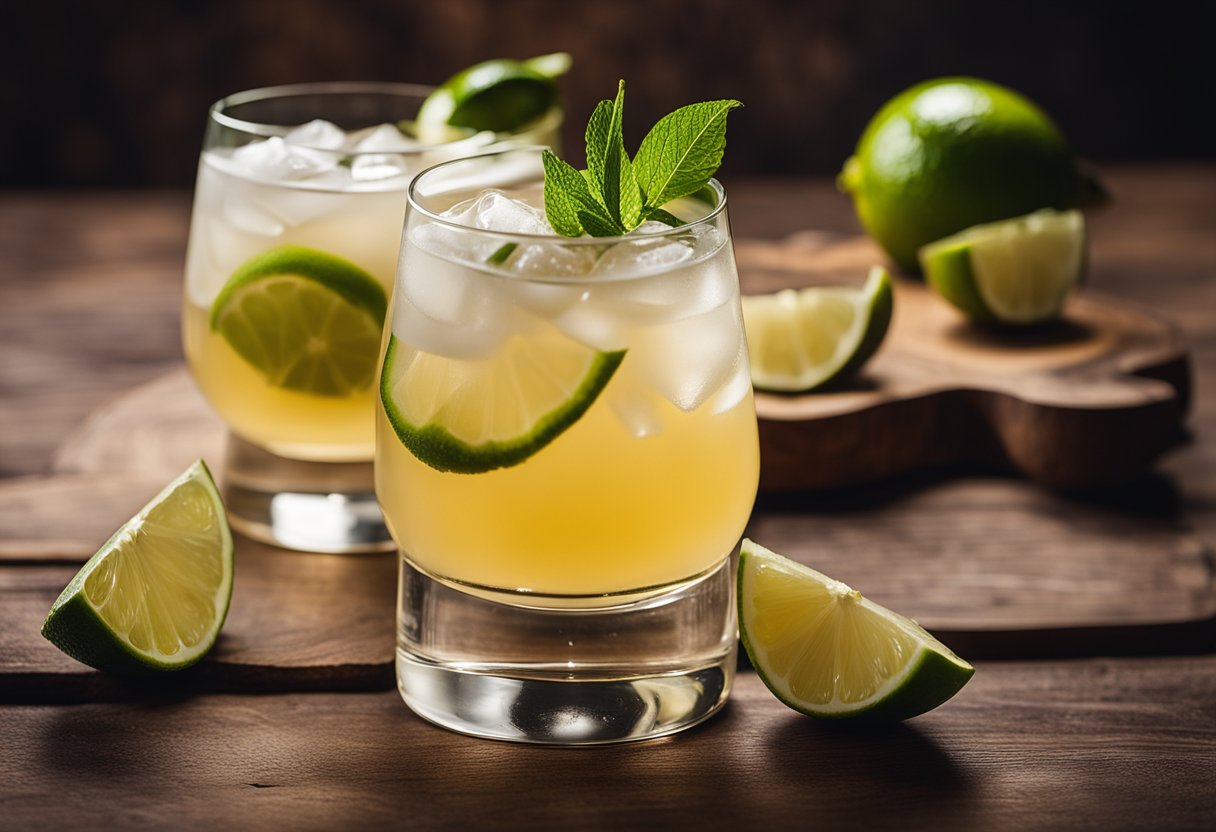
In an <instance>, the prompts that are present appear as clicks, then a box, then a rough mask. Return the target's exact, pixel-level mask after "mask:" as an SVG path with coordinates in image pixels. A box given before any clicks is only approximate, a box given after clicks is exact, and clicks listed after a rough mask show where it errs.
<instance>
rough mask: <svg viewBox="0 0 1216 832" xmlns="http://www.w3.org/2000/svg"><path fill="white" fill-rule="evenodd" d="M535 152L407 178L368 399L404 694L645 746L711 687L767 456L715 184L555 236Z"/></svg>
mask: <svg viewBox="0 0 1216 832" xmlns="http://www.w3.org/2000/svg"><path fill="white" fill-rule="evenodd" d="M542 176H543V174H542V166H541V155H540V152H539V150H514V151H506V152H501V153H497V154H492V155H487V156H481V157H477V158H473V159H463V160H460V161H455V162H449V163H445V164H441V165H439V166H437V167H434V168H431V169H430V170H428V171H426V172H424V173H423V174H421V175H420V176H419V177H418V179H417V180H415V182H414V184H413V185H412V186H411V189H410V198H409V208H408V211H407V220H406V228H405V235H404V238H403V241H402V253H401V260H400V263H399V266H398V280H397V285H396V288H395V294H394V300H393V303H392V308H391V309H390V311H389V321H388V325H387V326H386V331H385V339H384V340H385V345H384V350H383V355H384V360H383V365H382V375H381V381H380V391H379V392H380V402H379V409H378V413H377V448H376V492H377V495H378V497H379V500H380V505H381V507H382V509H383V511H384V515H385V519H386V521H387V523H388V525H389V528H390V530H391V532H392V534H393V537H394V538H395V539H396V541H397V543H398V544H399V546H400V549H401V552H402V559H401V578H400V586H399V610H398V654H397V673H398V682H399V687H400V690H401V693H402V695H403V697H404V699H405V701H406V702H407V703H408V704H409V705H410V707H411V708H413V709H414V710H415V711H416V712H417V713H419V714H421V715H422V716H424V717H426V718H427V719H430V720H432V721H434V722H436V723H439V724H441V725H444V726H446V727H448V728H452V729H454V730H457V731H462V732H465V733H470V734H474V735H478V736H483V737H491V738H497V739H510V740H519V741H529V742H546V743H563V744H594V743H602V742H619V741H622V740H633V739H645V738H649V737H654V736H660V735H663V734H668V733H671V732H673V731H677V730H680V729H682V728H685V727H687V726H689V725H692V724H694V723H696V722H698V721H700V720H702V719H704V718H706V717H707V716H709V715H710V714H712V713H713V712H714V711H716V710H717V709H718V708H719V707H720V706H721V705H722V703H723V702H724V701H725V699H726V696H727V694H728V692H729V689H730V685H731V681H732V679H733V674H734V665H735V650H736V639H735V616H734V605H733V576H734V571H733V569H732V560H731V557H730V555H731V553H732V551H733V548H734V546H735V544H736V543H737V541H738V539H739V536H740V534H741V533H742V531H743V528H744V525H745V523H746V521H747V518H748V516H749V513H750V511H751V507H752V502H753V500H754V498H755V494H756V484H757V477H758V468H759V459H758V448H757V438H756V418H755V410H754V405H753V401H752V391H751V383H750V379H749V375H748V361H747V347H746V341H745V338H744V333H743V325H742V319H741V314H740V309H739V287H738V276H737V272H736V268H735V261H734V255H733V252H732V247H731V240H730V229H729V224H728V221H727V216H726V195H725V192H724V191H723V190H722V189H721V187H720V186H718V185H717V183H716V182H715V183H711V188H710V190H711V191H712V193H713V199H712V204H710V203H709V202H705V201H701V200H698V199H692V198H689V199H685V200H681V201H678V202H677V203H672V204H669V205H668V206H666V208H667V210H668V211H670V212H671V213H673V214H675V215H676V216H678V217H679V218H681V219H683V220H685V221H686V222H687V224H686V225H684V226H682V227H679V228H671V227H668V226H663V225H659V224H657V223H647V224H644V225H643V226H642V227H641V228H640V229H639V230H638V232H635V233H634V234H631V235H629V236H627V237H620V238H588V237H583V238H573V239H572V238H564V237H558V236H556V235H554V234H553V232H552V231H551V230H550V229H549V227H548V226H547V225H546V223H545V219H544V211H543V204H544V203H543V197H542V190H541V183H542Z"/></svg>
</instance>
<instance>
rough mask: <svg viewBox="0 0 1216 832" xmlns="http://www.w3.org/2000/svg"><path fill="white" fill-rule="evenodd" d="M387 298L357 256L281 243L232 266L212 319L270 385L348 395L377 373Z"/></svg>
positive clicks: (333, 394)
mask: <svg viewBox="0 0 1216 832" xmlns="http://www.w3.org/2000/svg"><path fill="white" fill-rule="evenodd" d="M387 305H388V302H387V298H386V296H385V292H384V287H382V286H381V285H380V283H379V282H378V281H377V280H376V279H375V278H374V277H372V276H371V275H370V274H368V273H367V272H365V271H364V270H363V269H361V268H359V267H358V266H356V265H355V264H354V263H351V262H349V261H347V260H343V259H342V258H340V257H336V256H334V255H332V254H328V253H326V252H323V251H317V250H316V249H310V248H305V247H303V246H280V247H278V248H274V249H271V250H269V251H266V252H263V253H262V254H259V255H257V256H256V257H253V258H252V259H250V260H248V261H247V262H246V263H244V264H243V265H242V266H241V267H240V268H238V269H237V270H236V271H235V272H233V274H232V276H231V277H230V278H228V282H227V283H225V284H224V287H223V289H221V290H220V293H219V296H218V297H216V299H215V303H214V304H213V305H212V307H211V318H210V325H211V329H212V330H215V331H217V332H219V333H220V334H221V335H222V336H223V337H224V339H225V340H226V341H227V342H228V344H229V345H230V346H231V347H232V348H233V350H235V351H236V353H237V354H238V355H240V356H241V358H243V359H245V360H246V361H247V362H249V364H250V365H252V366H253V367H255V368H256V369H257V370H258V371H259V372H261V373H262V375H263V376H265V378H266V381H267V382H268V383H269V384H271V385H272V386H274V387H282V388H284V389H287V390H297V391H300V392H304V393H311V394H313V395H316V396H346V395H349V394H351V393H353V392H355V391H357V390H362V389H366V388H367V387H369V386H370V385H371V384H372V381H373V380H374V378H375V374H376V356H377V354H378V352H379V348H380V331H381V326H382V324H383V322H384V313H385V309H386V307H387Z"/></svg>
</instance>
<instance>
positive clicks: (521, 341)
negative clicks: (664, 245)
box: [380, 335, 625, 474]
mask: <svg viewBox="0 0 1216 832" xmlns="http://www.w3.org/2000/svg"><path fill="white" fill-rule="evenodd" d="M624 358H625V351H624V350H622V351H620V352H598V351H596V350H593V349H591V348H590V347H586V346H583V345H582V344H579V343H577V342H575V341H571V340H569V339H567V338H564V337H561V336H557V335H554V336H552V337H548V338H542V337H532V336H529V337H527V338H521V337H512V338H508V339H507V340H506V341H504V342H503V344H502V346H501V347H500V348H499V349H498V351H497V352H496V353H495V354H494V355H493V356H491V357H489V358H484V359H475V360H466V359H457V358H447V357H444V356H438V355H432V354H430V353H426V352H422V351H420V350H417V349H414V348H413V347H410V346H409V345H408V344H404V343H402V342H400V341H398V340H397V338H396V336H389V341H388V347H387V348H386V351H385V354H384V370H383V372H382V373H381V377H380V398H381V400H382V401H383V403H384V411H385V413H386V414H387V416H388V420H389V422H390V423H391V424H392V426H393V430H394V431H395V432H396V434H397V437H398V438H399V439H400V440H401V442H402V444H403V445H405V447H406V448H408V449H409V450H410V452H411V453H412V454H413V455H414V456H415V457H417V458H418V459H419V460H421V461H422V462H424V463H426V464H427V465H429V466H431V467H432V468H435V469H438V470H440V471H452V472H455V473H460V474H480V473H484V472H486V471H493V470H494V469H496V468H508V467H511V466H513V465H519V464H520V463H521V462H524V461H525V460H527V459H528V458H529V457H531V456H532V455H533V454H535V453H536V452H537V451H539V450H541V449H542V448H544V447H545V446H546V445H548V444H549V443H550V442H552V441H553V440H555V439H557V437H558V436H560V435H561V434H562V433H563V432H564V431H565V430H566V429H567V428H569V427H570V426H571V425H573V424H574V423H575V422H577V421H578V420H579V418H581V417H582V415H583V414H584V413H586V412H587V409H588V408H590V407H591V405H592V404H593V403H594V402H595V400H596V398H598V397H599V395H600V393H602V392H603V390H604V388H605V387H606V386H607V385H608V382H609V381H610V380H611V379H612V376H613V374H614V373H615V372H616V369H617V367H619V366H620V364H621V361H622V360H623V359H624Z"/></svg>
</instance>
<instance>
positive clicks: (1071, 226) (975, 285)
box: [920, 210, 1085, 324]
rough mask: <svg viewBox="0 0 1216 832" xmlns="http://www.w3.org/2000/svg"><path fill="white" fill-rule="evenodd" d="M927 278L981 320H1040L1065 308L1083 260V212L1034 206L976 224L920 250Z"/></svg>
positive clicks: (1003, 322) (946, 295)
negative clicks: (1028, 210) (1034, 208)
mask: <svg viewBox="0 0 1216 832" xmlns="http://www.w3.org/2000/svg"><path fill="white" fill-rule="evenodd" d="M920 262H921V267H922V268H923V269H924V273H925V279H926V280H928V282H929V284H930V285H931V286H933V288H935V289H937V291H938V292H940V293H941V294H942V296H943V297H945V298H946V300H948V301H950V302H951V303H952V304H954V305H955V306H957V307H958V308H959V309H960V310H962V312H963V313H964V314H965V315H967V317H969V318H971V319H972V320H974V321H978V322H980V323H1002V324H1036V323H1041V322H1043V321H1047V320H1051V319H1052V318H1054V317H1056V316H1057V315H1059V314H1060V309H1061V307H1063V306H1064V298H1065V297H1066V296H1067V295H1068V290H1069V289H1071V288H1072V287H1073V286H1075V285H1076V283H1077V281H1078V280H1079V279H1080V278H1081V269H1082V267H1083V264H1084V262H1085V218H1084V217H1083V216H1082V215H1081V212H1080V211H1063V212H1060V211H1052V210H1044V211H1036V212H1035V213H1033V214H1027V215H1026V216H1024V217H1016V218H1014V219H1011V220H1003V221H1001V222H994V223H989V224H987V225H977V226H975V227H973V228H968V229H967V230H965V231H960V232H959V233H958V234H955V235H953V236H951V237H946V238H945V239H944V240H938V241H937V242H935V243H930V244H929V245H927V246H925V247H924V248H922V249H921V250H920Z"/></svg>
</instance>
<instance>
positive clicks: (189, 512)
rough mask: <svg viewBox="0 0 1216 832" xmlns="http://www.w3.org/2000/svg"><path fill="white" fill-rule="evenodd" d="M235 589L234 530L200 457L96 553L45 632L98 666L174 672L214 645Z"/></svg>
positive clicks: (67, 591)
mask: <svg viewBox="0 0 1216 832" xmlns="http://www.w3.org/2000/svg"><path fill="white" fill-rule="evenodd" d="M231 595H232V535H231V534H230V533H229V531H228V521H227V517H226V515H225V514H224V506H223V503H222V502H221V500H220V496H219V492H218V491H217V490H216V487H215V483H214V481H213V480H212V479H211V475H210V473H209V472H208V470H207V467H206V465H205V464H203V462H202V461H201V460H200V461H198V462H195V463H194V464H193V465H192V466H190V468H188V469H187V470H186V472H185V473H183V474H182V475H181V476H180V477H178V478H177V479H176V480H174V481H173V482H172V483H170V484H169V485H168V486H167V487H166V488H165V489H164V490H163V491H162V492H161V493H160V494H158V495H157V496H156V497H155V498H154V499H153V500H152V501H151V502H150V503H148V504H147V505H146V506H144V508H143V509H141V510H140V512H139V513H138V514H136V515H135V516H134V517H132V518H131V519H130V520H129V521H127V523H126V524H124V525H123V526H122V528H120V529H119V530H118V531H117V532H115V534H114V536H113V537H111V538H110V539H109V540H108V541H106V543H105V545H103V546H102V547H101V549H99V550H98V551H97V553H96V554H95V555H93V557H91V558H90V559H89V560H88V562H87V563H86V564H85V565H84V567H83V568H82V569H81V570H80V572H78V573H77V574H76V576H75V577H74V578H73V579H72V580H71V582H70V583H68V585H67V587H66V588H65V589H64V590H63V592H62V593H61V594H60V596H59V598H58V599H57V600H56V601H55V603H54V604H53V605H52V606H51V610H50V613H49V614H48V615H47V618H46V621H45V622H44V623H43V625H42V635H43V636H45V637H46V638H47V639H48V640H49V641H50V642H51V643H52V644H54V645H55V646H56V647H58V648H59V649H60V650H62V651H63V652H65V653H67V654H68V655H69V656H71V657H73V658H74V659H76V660H78V661H81V662H83V663H85V664H87V665H90V666H92V667H95V668H98V669H99V670H110V671H115V672H138V671H143V670H178V669H181V668H183V667H187V666H189V665H191V664H194V663H195V662H197V661H198V660H199V659H200V658H202V657H203V655H204V654H206V652H207V651H208V650H210V649H211V646H212V645H213V644H214V643H215V639H216V637H217V636H218V635H219V631H220V628H221V627H222V626H223V624H224V619H225V617H226V616H227V614H228V603H229V599H230V597H231Z"/></svg>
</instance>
